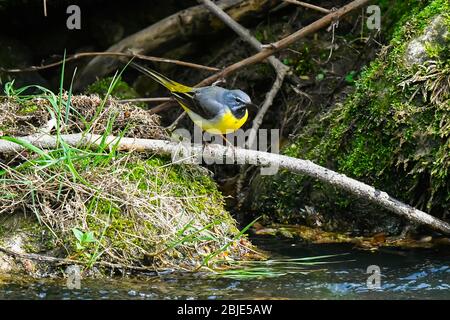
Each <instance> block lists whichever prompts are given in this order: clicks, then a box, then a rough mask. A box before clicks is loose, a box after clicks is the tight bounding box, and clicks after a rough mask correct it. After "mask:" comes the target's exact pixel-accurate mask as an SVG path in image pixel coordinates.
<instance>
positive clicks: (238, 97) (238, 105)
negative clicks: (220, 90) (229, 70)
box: [224, 90, 252, 119]
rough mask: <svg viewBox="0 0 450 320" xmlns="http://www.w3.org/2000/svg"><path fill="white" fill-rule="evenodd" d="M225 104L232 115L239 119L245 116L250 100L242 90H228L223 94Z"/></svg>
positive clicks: (250, 103)
mask: <svg viewBox="0 0 450 320" xmlns="http://www.w3.org/2000/svg"><path fill="white" fill-rule="evenodd" d="M224 100H225V104H226V105H227V106H228V107H229V108H230V109H231V112H232V113H233V115H234V116H235V117H236V118H238V119H241V118H242V117H243V116H245V112H246V111H247V107H248V106H250V105H252V100H251V99H250V97H249V96H248V94H246V93H245V92H244V91H242V90H228V91H227V92H225V94H224Z"/></svg>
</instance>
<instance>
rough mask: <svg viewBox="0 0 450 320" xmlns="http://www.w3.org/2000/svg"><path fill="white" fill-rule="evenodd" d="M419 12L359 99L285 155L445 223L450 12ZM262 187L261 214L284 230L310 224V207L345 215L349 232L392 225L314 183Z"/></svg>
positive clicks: (447, 7) (314, 124) (419, 6)
mask: <svg viewBox="0 0 450 320" xmlns="http://www.w3.org/2000/svg"><path fill="white" fill-rule="evenodd" d="M409 3H410V4H411V3H413V4H414V10H412V11H410V12H408V13H407V14H405V15H404V16H403V17H402V18H401V19H400V20H399V21H398V23H397V27H395V28H394V29H393V30H394V33H393V35H392V39H391V41H390V45H389V46H387V47H385V48H384V49H383V50H382V51H381V52H380V54H379V56H378V58H377V59H375V61H373V62H372V63H371V64H370V65H369V66H368V67H366V68H365V70H364V71H363V72H362V74H361V75H360V78H359V79H358V80H357V81H356V83H355V86H356V88H355V92H354V93H353V94H352V95H350V97H349V98H348V99H347V100H346V101H345V102H344V103H342V104H336V105H335V106H334V107H333V108H332V109H330V110H328V111H326V112H325V113H322V114H318V115H317V117H316V118H315V119H313V120H312V121H310V122H309V123H308V125H307V126H306V127H305V128H303V129H302V130H301V132H300V133H299V134H298V135H297V137H296V138H294V141H293V143H291V144H290V145H289V146H288V147H287V148H286V149H285V150H284V153H285V154H286V155H289V156H294V157H299V158H307V159H311V160H313V161H314V162H316V163H319V164H321V165H324V166H327V167H329V168H331V169H333V170H336V171H338V172H342V173H344V174H347V175H349V176H352V177H355V178H356V179H359V180H362V181H365V182H367V183H369V184H371V185H374V186H376V187H379V188H382V189H383V190H386V191H387V192H388V193H390V194H393V195H394V196H396V197H398V198H400V199H402V200H403V201H405V202H407V203H410V204H412V205H414V206H416V207H418V208H422V209H425V210H427V211H430V212H431V213H433V214H435V215H437V216H440V217H442V216H444V215H445V214H446V212H448V210H449V209H450V207H449V203H450V202H449V200H450V184H449V181H450V176H449V175H450V171H449V169H450V158H449V154H450V122H449V110H450V109H449V108H450V59H449V58H450V56H449V51H448V45H449V32H448V30H449V26H450V4H449V3H448V1H445V0H435V1H410V2H409ZM406 12H407V11H406ZM427 26H429V27H428V28H427V29H426V27H427ZM431 28H434V29H433V30H432V29H431ZM424 33H425V34H431V35H429V36H428V37H427V36H422V35H423V34H424ZM436 34H438V36H436ZM420 36H422V37H423V38H424V40H423V43H424V44H423V46H424V47H425V53H424V54H423V55H422V56H421V57H420V60H418V61H415V62H414V63H411V61H410V58H409V57H410V56H411V52H410V51H411V50H412V51H414V48H411V46H412V45H414V44H411V43H412V41H413V40H414V39H417V38H419V37H420ZM433 37H434V38H433ZM436 37H437V38H436ZM260 180H261V179H260ZM259 183H260V186H259V187H258V188H257V190H258V192H262V193H261V194H259V195H258V194H255V195H253V197H254V199H255V201H254V205H253V209H254V210H258V209H261V208H263V209H262V210H264V211H265V212H266V213H270V214H274V215H278V217H279V220H281V221H283V222H289V221H290V222H292V221H294V222H296V221H298V220H300V219H302V216H303V215H304V214H303V213H304V212H305V211H307V210H301V209H300V208H302V207H304V206H305V205H307V206H310V205H313V206H314V207H315V208H316V211H322V212H341V213H342V214H344V215H345V216H346V217H347V218H346V219H343V220H346V221H347V226H341V227H342V228H344V229H352V230H353V231H355V230H357V229H353V227H355V225H358V226H360V227H361V226H362V227H363V228H364V225H367V226H368V225H369V224H371V228H372V229H371V230H373V229H374V228H375V229H376V228H377V227H378V228H380V227H381V226H382V224H383V223H385V221H392V219H387V220H384V219H382V218H381V219H380V216H378V217H376V218H375V220H376V221H372V222H370V221H367V223H365V221H364V220H365V219H367V220H369V218H367V216H368V215H364V212H365V213H367V211H368V210H374V209H375V210H378V211H380V210H379V209H377V208H371V207H370V206H368V205H364V204H356V203H355V201H354V199H353V198H351V197H349V196H348V195H346V194H343V193H341V192H337V191H336V190H333V189H332V188H330V187H329V186H326V185H323V184H322V183H318V182H316V181H313V180H311V179H305V178H302V177H293V176H291V175H288V174H283V173H282V174H280V175H279V176H278V177H277V178H275V179H273V180H272V179H263V181H262V182H261V181H259ZM358 202H361V201H358ZM325 208H326V210H325ZM322 209H324V210H322ZM355 212H363V214H362V215H357V214H355ZM282 213H283V214H282ZM286 213H288V214H286ZM289 213H290V214H289ZM381 217H383V216H381ZM341 218H342V216H341ZM337 220H339V219H337ZM341 221H342V219H341ZM355 222H357V223H355ZM337 223H339V222H338V221H332V222H330V225H329V226H328V227H329V229H334V230H336V229H339V225H336V224H337ZM390 223H393V224H394V225H398V224H397V222H395V221H393V222H390ZM344 224H345V223H343V225H344ZM374 225H375V227H374ZM349 226H350V228H349ZM325 227H327V226H326V225H325ZM368 229H370V227H368ZM383 229H384V230H386V229H388V230H389V228H385V226H383V228H382V229H381V230H383ZM394 229H395V228H394ZM381 230H380V231H381ZM391 231H392V228H391Z"/></svg>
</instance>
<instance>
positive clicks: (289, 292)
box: [0, 238, 450, 299]
mask: <svg viewBox="0 0 450 320" xmlns="http://www.w3.org/2000/svg"><path fill="white" fill-rule="evenodd" d="M253 242H254V243H255V244H257V245H258V246H260V247H261V248H264V249H266V250H268V251H270V252H273V253H274V256H273V258H274V259H275V258H278V259H281V258H283V259H286V258H299V257H307V256H317V255H329V254H342V253H350V254H349V255H347V256H345V259H346V260H348V261H344V262H340V263H335V264H329V265H328V264H325V265H318V266H311V267H308V269H311V270H314V269H316V271H315V272H310V273H306V274H305V273H303V272H292V273H287V274H285V275H281V276H278V277H271V278H264V277H263V278H245V279H236V278H224V277H217V276H211V275H209V274H174V273H172V274H164V275H160V276H153V275H152V276H147V277H145V276H140V277H138V278H136V277H134V278H114V279H107V280H99V279H95V280H93V279H84V280H83V281H82V283H81V289H80V290H69V289H68V288H67V287H66V281H65V280H49V279H40V280H34V281H31V282H29V281H21V282H17V281H9V282H8V281H7V282H6V283H2V282H0V299H12V298H15V299H225V298H228V299H417V298H431V299H449V298H450V295H449V289H450V266H449V264H450V259H449V257H450V253H449V252H448V250H442V251H440V252H437V251H435V250H414V251H401V250H394V249H391V250H389V251H386V250H384V251H378V252H369V251H360V250H353V249H352V248H351V247H350V246H344V245H332V246H330V245H304V244H300V243H295V241H293V240H279V239H273V238H256V239H253ZM347 257H348V259H347ZM339 260H342V259H339ZM369 265H378V266H379V267H380V269H381V288H379V289H375V290H369V289H368V288H367V284H366V281H367V277H368V276H369V274H366V270H367V267H368V266H369ZM273 268H274V271H276V268H279V269H280V270H286V269H290V270H292V269H294V268H296V266H295V265H292V264H291V265H290V264H289V262H286V263H285V264H279V265H276V266H273ZM322 269H325V270H322ZM3 281H4V282H5V280H3Z"/></svg>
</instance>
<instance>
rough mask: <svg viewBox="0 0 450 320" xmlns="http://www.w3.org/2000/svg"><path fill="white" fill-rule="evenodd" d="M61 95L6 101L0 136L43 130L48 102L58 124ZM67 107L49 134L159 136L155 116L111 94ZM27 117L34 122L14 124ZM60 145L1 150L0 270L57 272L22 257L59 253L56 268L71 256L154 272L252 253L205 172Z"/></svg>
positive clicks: (110, 150)
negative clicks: (119, 101)
mask: <svg viewBox="0 0 450 320" xmlns="http://www.w3.org/2000/svg"><path fill="white" fill-rule="evenodd" d="M55 99H56V100H55ZM67 99H68V96H67V94H66V95H63V96H62V99H60V98H59V97H55V96H54V95H46V94H43V95H42V96H41V97H33V98H24V97H21V96H11V97H8V98H5V99H4V100H3V101H2V102H1V103H0V105H3V106H4V108H3V110H4V113H2V116H0V124H1V125H2V126H3V128H4V129H3V132H2V135H4V136H7V135H8V136H20V135H24V134H33V133H38V132H40V129H39V127H40V126H41V125H42V124H45V123H46V122H47V120H48V119H50V118H51V117H50V115H49V114H48V113H49V112H48V111H49V110H52V108H56V110H53V112H52V113H53V115H54V116H55V117H57V118H58V120H59V123H64V121H65V120H64V119H65V118H66V113H65V112H66V111H64V110H62V109H66V108H65V105H66V102H67ZM52 102H55V103H52ZM61 106H62V107H61ZM58 110H59V111H58ZM70 110H71V113H70V114H68V120H67V125H65V126H59V127H58V126H57V127H55V128H53V129H52V130H54V132H53V131H52V133H53V134H54V135H56V136H59V135H60V134H62V133H73V132H79V131H80V130H84V131H88V130H89V131H90V132H97V133H112V134H115V135H131V136H133V137H143V138H162V137H164V134H163V131H162V130H161V128H160V127H159V125H158V120H159V119H158V117H157V116H155V115H150V114H148V113H146V111H145V110H142V109H139V108H137V107H135V106H132V105H124V104H117V103H116V100H115V99H107V100H102V99H100V98H99V97H98V96H72V97H71V108H70ZM24 115H26V116H29V117H35V118H36V119H40V120H41V121H37V120H36V121H34V124H33V123H28V122H23V126H24V127H20V126H17V121H16V120H17V119H20V117H23V116H24ZM30 119H34V118H28V120H30ZM59 144H60V146H61V148H59V149H56V150H52V151H48V150H40V149H37V148H31V147H29V148H27V150H25V151H24V152H22V153H21V154H19V155H17V154H14V155H13V156H12V157H11V155H3V154H0V169H1V170H0V199H1V201H0V272H1V271H6V272H14V271H16V272H21V273H23V272H28V273H31V274H32V275H40V274H46V273H48V272H54V271H57V270H59V269H58V268H56V269H55V268H49V267H48V263H35V261H34V259H31V260H30V259H26V255H29V254H40V255H41V256H47V257H56V258H58V259H62V260H59V262H60V263H62V264H63V265H65V264H67V263H68V262H67V259H70V263H77V264H80V265H83V266H85V267H86V269H87V270H93V267H100V268H99V269H98V270H100V271H101V270H102V267H108V268H109V269H110V268H119V269H127V268H128V269H131V270H148V271H155V270H166V269H173V270H194V269H197V268H200V267H202V266H207V267H211V266H214V265H215V263H216V262H220V261H224V260H227V259H241V258H243V257H244V256H245V255H246V254H247V253H248V252H249V248H251V244H250V243H249V242H248V241H246V240H245V239H243V238H242V237H241V235H240V234H239V230H238V229H237V228H236V223H235V220H234V219H233V218H232V217H231V216H230V214H229V213H228V212H227V211H226V210H225V208H224V205H223V202H224V200H223V196H222V195H221V193H220V192H219V191H218V189H217V186H216V184H215V182H214V180H213V179H212V177H211V174H210V172H209V171H208V170H206V169H204V168H202V167H200V166H198V165H188V164H174V163H172V162H171V159H170V158H168V157H161V156H157V155H152V154H147V155H143V156H138V155H137V154H133V153H121V152H119V151H118V150H117V148H116V146H115V145H101V146H100V147H98V148H95V149H92V148H91V147H79V148H73V147H70V146H68V145H66V144H64V141H63V140H61V141H59ZM2 248H4V249H6V250H10V251H13V252H14V253H16V254H19V255H20V254H22V256H21V257H18V256H17V255H11V254H8V252H6V251H5V250H3V251H2V250H1V249H2ZM63 259H66V260H64V261H63Z"/></svg>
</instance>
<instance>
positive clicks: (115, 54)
mask: <svg viewBox="0 0 450 320" xmlns="http://www.w3.org/2000/svg"><path fill="white" fill-rule="evenodd" d="M92 56H111V57H119V58H122V57H126V58H137V59H141V60H146V61H153V62H165V63H173V64H177V65H180V66H184V67H189V68H196V69H203V70H208V71H218V70H219V69H218V68H214V67H208V66H203V65H201V64H197V63H191V62H186V61H181V60H174V59H166V58H159V57H152V56H146V55H143V54H137V53H125V52H81V53H76V54H74V55H71V56H69V57H66V59H65V60H59V61H57V62H53V63H49V64H45V65H41V66H31V67H27V68H20V69H19V68H16V69H5V68H2V67H0V71H2V72H7V73H19V72H29V71H39V70H44V69H49V68H53V67H57V66H59V65H61V64H62V63H63V62H68V61H72V60H76V59H80V58H84V57H92Z"/></svg>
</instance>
